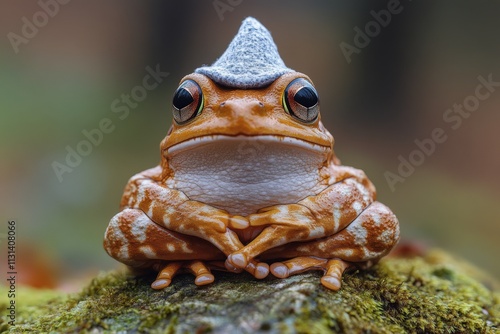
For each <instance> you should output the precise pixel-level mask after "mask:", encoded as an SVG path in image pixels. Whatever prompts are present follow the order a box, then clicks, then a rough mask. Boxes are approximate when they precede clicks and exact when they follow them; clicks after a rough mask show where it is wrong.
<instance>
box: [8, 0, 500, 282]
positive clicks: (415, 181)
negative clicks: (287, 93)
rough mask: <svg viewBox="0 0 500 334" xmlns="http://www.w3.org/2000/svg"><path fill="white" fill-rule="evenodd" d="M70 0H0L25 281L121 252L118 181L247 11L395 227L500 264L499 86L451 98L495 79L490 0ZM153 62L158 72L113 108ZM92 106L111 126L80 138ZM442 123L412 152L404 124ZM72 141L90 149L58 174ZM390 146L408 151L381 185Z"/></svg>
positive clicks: (151, 152) (14, 205)
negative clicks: (309, 93)
mask: <svg viewBox="0 0 500 334" xmlns="http://www.w3.org/2000/svg"><path fill="white" fill-rule="evenodd" d="M60 1H61V2H63V0H60ZM65 1H66V2H67V3H65V4H61V3H59V2H57V4H58V5H57V6H56V5H55V3H56V2H55V0H40V1H39V2H37V1H31V0H30V1H16V0H4V1H2V3H1V4H0V33H1V35H2V39H1V41H0V73H1V75H0V90H1V99H0V115H1V118H0V152H1V164H0V184H1V190H0V191H1V193H0V196H1V197H0V209H1V217H2V218H1V219H2V226H3V227H1V230H0V234H3V235H4V236H3V240H2V243H3V246H2V252H3V254H2V255H1V256H2V263H5V262H4V261H3V259H4V258H5V255H4V254H5V253H6V251H4V249H5V248H4V247H5V246H4V245H5V233H6V232H7V221H8V220H9V219H15V220H16V222H17V238H18V241H17V262H18V272H19V277H20V280H21V279H22V280H24V281H25V282H28V283H31V284H33V285H38V286H47V287H54V286H58V287H62V288H66V289H72V284H73V288H74V285H75V283H71V282H80V281H81V280H82V279H84V278H87V277H91V276H92V275H94V274H95V273H97V272H98V271H99V270H107V269H111V268H115V267H118V266H119V264H118V263H117V262H116V261H114V260H112V259H111V258H110V257H108V255H107V254H106V253H105V252H104V250H103V248H102V238H103V233H104V230H105V229H106V226H107V224H108V222H109V220H110V218H111V217H112V216H113V215H114V214H115V213H117V211H118V204H119V201H120V198H121V195H122V191H123V187H124V186H125V184H126V182H127V180H128V178H129V177H130V176H132V175H133V174H135V173H136V172H139V171H142V170H144V169H146V168H149V167H152V166H155V165H156V164H157V163H158V161H159V143H160V140H161V139H162V138H163V137H164V136H165V135H166V132H167V130H168V128H169V126H170V122H171V111H170V106H171V98H172V93H173V91H174V90H175V89H176V87H177V84H178V82H179V80H180V79H181V78H182V77H183V76H184V75H186V74H189V73H191V72H192V71H193V70H194V69H195V68H196V67H198V66H200V65H202V64H211V63H212V62H214V61H215V60H216V58H217V57H218V56H220V55H221V54H222V52H223V51H224V50H225V49H226V47H227V45H228V43H229V42H230V41H231V39H232V37H233V36H234V34H235V33H236V32H237V30H238V28H239V25H240V23H241V21H242V20H243V19H244V18H245V17H247V16H254V17H256V18H257V19H258V20H260V21H261V22H262V23H263V24H264V25H265V26H266V27H267V28H268V29H269V30H270V31H271V33H272V35H273V38H274V40H275V42H276V44H277V45H278V49H279V51H280V54H281V56H282V58H283V59H284V61H285V63H286V64H287V66H289V67H291V68H293V69H295V70H297V71H300V72H303V73H305V74H307V75H309V77H310V78H311V79H312V80H313V81H314V83H315V85H316V87H317V89H318V91H319V94H320V97H321V107H322V118H323V121H324V123H325V125H326V127H327V128H328V129H329V130H330V131H331V132H332V134H333V136H334V137H335V140H336V145H335V149H336V153H337V155H338V156H339V157H340V159H341V160H342V163H343V164H345V165H351V166H355V167H357V168H361V169H363V170H364V171H365V172H366V173H367V175H368V176H369V178H370V179H371V180H372V181H373V182H374V184H375V185H376V187H377V190H378V199H379V200H380V201H382V202H383V203H385V204H387V205H388V206H389V207H390V208H391V209H392V210H393V211H394V212H395V213H396V214H397V216H398V218H399V220H400V224H401V229H402V236H403V241H411V242H416V243H417V244H422V245H429V246H437V247H441V248H443V249H446V250H448V251H451V252H453V253H455V254H457V255H459V256H461V257H463V258H466V259H468V260H469V261H471V262H473V263H474V264H476V265H477V266H479V267H481V268H483V269H485V270H487V271H488V272H490V273H491V274H493V275H494V276H496V277H497V278H499V277H500V266H499V265H498V263H499V262H498V259H497V260H495V258H497V257H498V255H499V254H500V242H499V237H500V213H499V210H498V207H499V203H500V177H499V175H498V173H499V170H500V154H499V149H500V135H499V126H500V113H499V108H500V87H495V86H491V87H490V90H491V91H492V92H490V94H489V97H487V98H485V99H484V100H480V101H479V100H477V101H479V106H473V107H474V108H477V109H476V110H475V111H473V112H471V113H470V114H469V113H468V112H467V113H463V115H465V116H460V114H455V113H453V114H451V113H450V114H447V109H449V108H453V105H454V104H457V105H458V104H463V103H464V101H468V103H472V104H473V102H474V98H471V96H474V95H475V94H476V88H477V87H478V85H479V84H480V81H479V80H478V77H479V76H481V77H483V78H484V79H485V80H488V77H489V76H490V75H491V76H492V78H491V80H492V81H494V82H499V81H500V63H499V61H498V59H500V40H499V37H498V31H500V21H499V20H498V15H499V13H500V2H498V1H490V2H486V1H482V2H472V1H451V0H448V1H439V2H436V1H413V2H412V1H410V0H408V1H403V0H402V1H401V2H396V1H394V0H392V1H389V2H387V1H372V0H371V1H368V0H366V1H356V2H352V1H347V0H346V1H334V2H333V1H328V0H324V1H320V0H317V1H314V2H305V1H272V2H269V1H264V0H256V1H248V0H241V1H227V0H220V1H212V0H210V1H194V0H190V1H160V0H156V1H130V0H120V1H117V0H115V1H97V0H94V1H82V0H72V1H68V0H65ZM398 3H399V5H398ZM44 8H45V9H44ZM388 10H392V11H393V13H392V14H391V17H390V22H389V19H388V17H387V16H384V15H383V14H380V13H390V11H388ZM381 11H385V12H381ZM44 13H45V14H44ZM47 13H48V14H47ZM374 13H375V14H374ZM375 16H377V17H379V20H385V21H384V22H383V24H379V23H373V22H377V21H376V19H375ZM370 22H372V23H370ZM30 25H31V27H30ZM383 25H385V26H383ZM377 27H378V28H377ZM366 28H368V30H369V31H368V35H366V36H365V37H364V38H363V36H360V35H359V31H362V32H365V31H366ZM370 29H371V30H370ZM365 33H366V32H365ZM357 35H358V36H357ZM148 67H149V68H151V69H156V68H157V67H158V68H159V69H160V70H161V71H162V72H168V73H169V75H168V76H166V77H165V78H162V82H161V83H159V85H158V86H157V87H156V88H155V89H153V90H150V91H147V96H142V95H141V101H137V100H135V101H132V102H131V103H130V104H129V105H128V106H127V107H125V109H128V111H129V112H128V113H126V112H125V111H123V109H122V111H121V112H119V113H116V112H114V111H113V110H115V109H113V107H112V105H113V103H118V104H116V105H115V107H116V106H121V107H123V106H126V103H125V102H122V100H121V99H122V98H126V95H130V94H131V92H136V93H137V92H138V90H137V88H136V87H137V86H142V82H143V78H144V77H145V76H146V75H147V74H148V70H147V68H148ZM134 88H135V90H134ZM480 92H481V93H487V92H489V91H488V90H487V89H486V88H483V89H482V90H480ZM124 96H125V97H124ZM117 99H118V102H115V101H116V100H117ZM471 108H472V107H471ZM446 115H448V116H449V117H451V115H453V117H454V118H453V122H451V120H448V122H447V121H446V120H445V119H444V118H443V117H445V116H446ZM103 119H109V120H110V121H109V122H111V123H110V124H111V125H112V126H111V128H112V130H110V131H109V133H105V134H103V136H102V139H101V140H100V141H99V140H97V139H96V142H97V144H96V145H92V146H90V147H84V146H82V145H84V144H81V142H82V141H84V140H86V137H85V135H84V133H83V131H90V132H91V131H92V130H93V129H97V128H99V126H100V124H101V122H102V120H103ZM459 122H460V123H459ZM436 128H441V129H442V131H443V132H444V135H445V136H446V141H444V142H443V143H437V144H436V145H435V150H434V152H433V153H432V154H429V155H428V156H427V155H425V156H424V157H423V159H422V156H423V155H420V156H419V153H415V151H416V150H418V146H417V145H416V144H415V140H424V139H426V138H431V134H432V132H433V131H434V130H435V129H436ZM96 138H97V137H96ZM78 145H80V149H82V150H83V151H85V152H86V154H87V155H86V156H84V157H82V159H81V161H76V160H73V166H72V167H71V166H70V167H67V169H59V171H60V173H59V177H58V176H57V173H56V172H55V171H54V166H59V168H62V167H61V166H62V165H67V163H66V158H67V155H68V152H69V151H68V150H71V149H77V147H78ZM400 156H401V157H402V158H404V159H407V160H408V159H410V156H412V157H413V158H412V159H413V161H414V162H417V164H418V165H419V166H416V167H415V168H414V171H412V172H411V173H408V174H410V175H406V176H405V177H403V178H402V179H398V180H397V181H393V182H392V184H391V182H388V181H387V175H388V174H387V172H390V173H394V175H397V174H398V168H399V165H400V163H401V162H400V159H401V157H400ZM419 158H420V159H419ZM415 159H416V160H415ZM55 162H56V163H55ZM58 164H61V165H58ZM69 170H71V171H69ZM393 180H394V179H393ZM402 180H404V182H402Z"/></svg>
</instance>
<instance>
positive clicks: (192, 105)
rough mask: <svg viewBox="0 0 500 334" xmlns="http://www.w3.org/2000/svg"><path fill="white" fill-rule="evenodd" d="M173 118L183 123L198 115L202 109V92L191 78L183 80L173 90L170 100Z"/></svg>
mask: <svg viewBox="0 0 500 334" xmlns="http://www.w3.org/2000/svg"><path fill="white" fill-rule="evenodd" d="M172 105H173V114H174V120H175V121H176V122H177V123H178V124H183V123H186V122H188V121H190V120H191V119H193V118H194V117H196V115H198V114H199V113H200V112H201V109H203V92H202V91H201V88H200V86H198V84H197V83H196V82H194V81H193V80H186V81H184V82H183V83H182V84H181V85H180V86H179V88H177V90H176V91H175V94H174V98H173V100H172Z"/></svg>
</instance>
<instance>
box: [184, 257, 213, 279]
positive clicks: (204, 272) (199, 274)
mask: <svg viewBox="0 0 500 334" xmlns="http://www.w3.org/2000/svg"><path fill="white" fill-rule="evenodd" d="M186 267H187V268H188V269H189V271H190V272H191V273H192V274H193V275H195V276H196V278H195V280H194V284H196V285H207V284H210V283H213V281H214V280H215V278H214V275H212V273H211V272H210V269H209V268H208V267H207V266H206V265H205V264H204V263H203V262H201V261H192V262H190V263H188V264H187V265H186Z"/></svg>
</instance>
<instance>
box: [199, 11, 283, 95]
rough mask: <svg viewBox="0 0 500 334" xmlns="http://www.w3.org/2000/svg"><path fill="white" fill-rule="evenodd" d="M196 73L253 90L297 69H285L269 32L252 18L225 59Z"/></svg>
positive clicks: (239, 33) (235, 38) (227, 52)
mask: <svg viewBox="0 0 500 334" xmlns="http://www.w3.org/2000/svg"><path fill="white" fill-rule="evenodd" d="M195 72H196V73H200V74H204V75H206V76H207V77H209V78H210V79H212V80H213V81H215V82H216V83H218V84H220V85H223V86H228V87H233V88H240V89H250V88H261V87H265V86H267V85H269V84H270V83H271V82H273V81H274V80H276V79H277V78H279V77H280V76H282V75H283V74H285V73H288V72H293V70H292V69H290V68H288V67H286V66H285V63H284V62H283V60H282V59H281V57H280V55H279V53H278V48H277V47H276V44H274V41H273V38H272V37H271V34H270V33H269V31H268V30H267V29H266V28H265V27H264V26H263V25H262V24H261V23H260V22H259V21H257V20H256V19H254V18H253V17H248V18H246V19H245V20H244V21H243V23H242V24H241V27H240V30H239V31H238V34H237V35H236V36H235V37H234V38H233V40H232V41H231V43H230V44H229V46H228V47H227V50H226V51H225V52H224V53H223V54H222V56H221V57H220V58H219V59H217V61H216V62H215V63H213V64H212V66H203V67H199V68H197V69H196V70H195Z"/></svg>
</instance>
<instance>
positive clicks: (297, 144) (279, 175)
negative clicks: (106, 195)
mask: <svg viewBox="0 0 500 334" xmlns="http://www.w3.org/2000/svg"><path fill="white" fill-rule="evenodd" d="M329 152H330V148H329V147H325V146H320V145H317V144H312V143H309V142H306V141H303V140H300V139H296V138H290V137H284V136H274V135H258V136H243V135H238V136H228V135H213V136H203V137H199V138H195V139H190V140H187V141H184V142H182V143H180V144H177V145H174V146H172V147H170V148H169V149H168V151H167V152H164V153H167V154H166V158H167V160H168V164H169V166H170V168H171V169H172V170H173V172H174V177H173V180H174V182H175V185H174V186H175V187H176V188H177V189H179V190H181V191H183V192H184V193H185V194H186V195H187V196H188V197H189V198H191V199H193V200H197V201H201V202H203V203H207V204H210V205H212V206H215V207H218V208H221V209H225V210H227V211H228V212H230V213H231V214H239V215H248V214H250V213H253V212H256V211H257V210H258V209H260V208H264V207H268V206H272V205H276V204H284V203H296V202H297V201H299V200H301V199H303V198H305V197H308V196H311V195H315V194H317V193H319V192H320V191H321V190H323V189H324V187H325V185H324V184H323V182H322V178H321V177H320V172H319V171H320V169H321V167H322V166H324V164H325V161H326V160H327V158H328V154H329Z"/></svg>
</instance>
